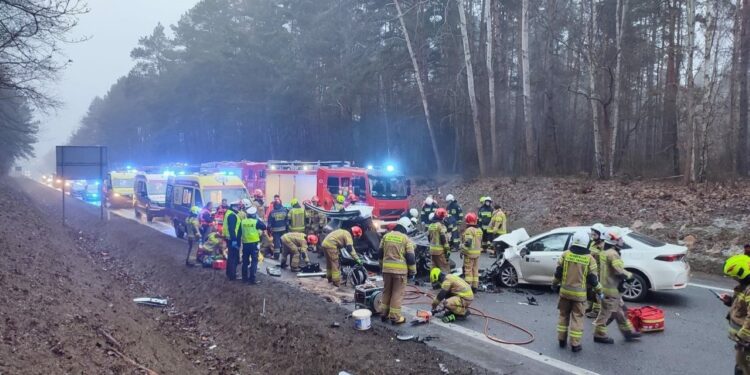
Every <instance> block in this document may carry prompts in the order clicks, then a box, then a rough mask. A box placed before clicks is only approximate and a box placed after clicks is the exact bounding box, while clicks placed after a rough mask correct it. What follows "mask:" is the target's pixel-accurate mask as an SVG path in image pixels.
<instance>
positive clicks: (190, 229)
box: [185, 216, 201, 240]
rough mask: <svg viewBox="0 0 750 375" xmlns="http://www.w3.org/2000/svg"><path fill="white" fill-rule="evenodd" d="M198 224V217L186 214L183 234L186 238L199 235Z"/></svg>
mask: <svg viewBox="0 0 750 375" xmlns="http://www.w3.org/2000/svg"><path fill="white" fill-rule="evenodd" d="M200 231H201V229H200V225H199V224H198V218H197V217H195V216H188V218H187V219H185V234H186V235H187V238H188V239H191V240H192V239H195V237H198V236H199V235H200Z"/></svg>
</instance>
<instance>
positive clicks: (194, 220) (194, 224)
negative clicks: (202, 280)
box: [185, 206, 201, 267]
mask: <svg viewBox="0 0 750 375" xmlns="http://www.w3.org/2000/svg"><path fill="white" fill-rule="evenodd" d="M200 212H201V209H200V207H197V206H193V207H192V208H191V209H190V215H189V216H188V217H187V218H186V219H185V234H186V235H187V242H188V251H187V256H186V257H185V265H186V266H188V267H193V266H195V263H193V262H191V261H190V253H192V252H193V245H194V244H195V240H196V239H200V238H201V237H200V236H201V228H200V225H199V224H198V214H199V213H200Z"/></svg>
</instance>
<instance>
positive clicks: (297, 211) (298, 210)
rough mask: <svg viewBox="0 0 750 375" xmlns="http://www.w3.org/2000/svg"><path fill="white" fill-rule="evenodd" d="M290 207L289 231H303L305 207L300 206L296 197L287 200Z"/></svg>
mask: <svg viewBox="0 0 750 375" xmlns="http://www.w3.org/2000/svg"><path fill="white" fill-rule="evenodd" d="M289 203H290V204H291V205H292V208H291V209H290V210H289V231H290V232H296V233H305V209H304V208H302V206H300V204H299V201H298V200H297V198H292V200H291V201H290V202H289Z"/></svg>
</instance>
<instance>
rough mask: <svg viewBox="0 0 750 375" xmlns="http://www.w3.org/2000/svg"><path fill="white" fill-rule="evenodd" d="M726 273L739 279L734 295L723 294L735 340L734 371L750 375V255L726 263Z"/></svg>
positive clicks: (736, 257)
mask: <svg viewBox="0 0 750 375" xmlns="http://www.w3.org/2000/svg"><path fill="white" fill-rule="evenodd" d="M724 275H726V276H729V277H731V278H733V279H735V280H736V281H737V286H736V287H735V288H734V296H732V297H730V296H728V295H726V294H722V295H721V299H722V301H723V302H724V304H725V305H728V306H730V308H729V314H728V318H729V339H730V340H732V341H734V342H735V345H734V350H735V361H736V362H735V366H734V373H735V374H741V375H750V319H748V312H750V256H747V255H744V254H740V255H734V256H731V257H729V259H727V261H726V262H725V263H724Z"/></svg>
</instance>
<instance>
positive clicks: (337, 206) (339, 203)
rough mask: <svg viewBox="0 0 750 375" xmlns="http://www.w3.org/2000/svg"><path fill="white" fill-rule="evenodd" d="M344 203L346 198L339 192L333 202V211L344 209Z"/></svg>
mask: <svg viewBox="0 0 750 375" xmlns="http://www.w3.org/2000/svg"><path fill="white" fill-rule="evenodd" d="M344 203H346V198H345V197H344V194H339V195H337V196H336V202H334V203H333V211H341V210H343V209H344Z"/></svg>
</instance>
